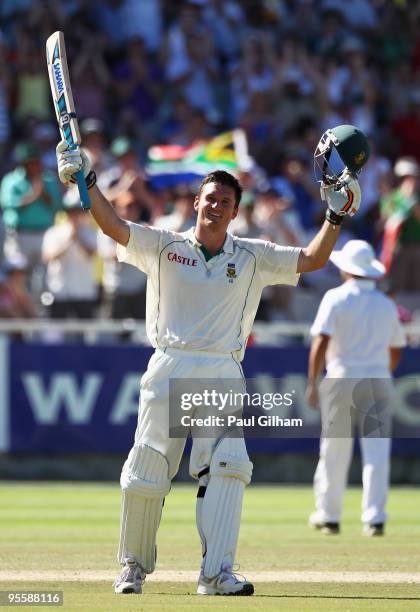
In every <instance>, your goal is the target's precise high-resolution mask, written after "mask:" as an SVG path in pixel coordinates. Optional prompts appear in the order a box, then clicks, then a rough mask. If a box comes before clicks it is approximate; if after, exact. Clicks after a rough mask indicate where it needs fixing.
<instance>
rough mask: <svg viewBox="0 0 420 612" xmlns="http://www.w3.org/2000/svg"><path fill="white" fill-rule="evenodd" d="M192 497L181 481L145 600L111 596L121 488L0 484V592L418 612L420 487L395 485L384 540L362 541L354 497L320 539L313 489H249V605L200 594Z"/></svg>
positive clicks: (102, 602) (89, 600)
mask: <svg viewBox="0 0 420 612" xmlns="http://www.w3.org/2000/svg"><path fill="white" fill-rule="evenodd" d="M195 492H196V488H195V487H193V486H186V485H180V484H175V485H174V487H173V490H172V491H171V493H170V495H169V496H168V498H167V499H166V503H165V508H164V512H163V520H162V525H161V528H160V530H159V536H158V565H157V569H158V570H159V571H160V572H161V580H160V581H156V580H154V581H148V582H146V585H145V587H144V594H143V595H140V596H136V595H127V596H117V595H114V594H113V592H112V588H111V583H112V576H113V575H114V573H117V571H118V566H117V565H116V561H115V553H116V545H117V539H118V523H119V509H120V497H119V488H118V486H117V485H103V484H95V483H92V484H88V483H84V484H79V483H75V484H67V483H66V484H60V483H58V484H53V483H50V484H49V483H39V484H26V483H25V484H20V483H10V482H3V483H0V562H1V566H0V581H1V582H0V590H3V591H4V590H10V589H19V590H31V589H32V590H36V589H37V590H44V591H45V590H47V589H56V590H62V591H64V610H81V609H84V610H91V611H94V610H95V611H96V610H98V611H101V612H105V611H108V610H149V609H152V610H165V609H169V608H170V609H171V610H181V609H184V610H185V608H191V609H196V610H201V609H207V608H209V607H211V608H212V609H213V610H214V609H216V610H224V609H228V608H229V609H238V610H248V609H249V610H250V609H251V607H252V608H253V609H258V610H304V611H306V610H308V611H309V610H310V611H312V610H314V611H321V610H322V611H324V610H337V609H338V607H339V609H340V611H341V610H368V609H369V610H370V611H372V610H420V584H419V580H418V579H416V580H415V581H414V580H412V579H411V578H409V577H407V576H408V574H417V576H420V520H419V519H420V511H419V506H420V489H413V488H394V489H393V490H392V491H391V495H390V501H389V512H390V516H391V520H390V522H389V524H388V526H387V534H386V536H385V537H384V538H366V537H362V536H361V524H360V501H361V492H360V490H358V489H349V490H348V492H347V494H346V498H345V513H344V517H343V523H342V534H341V535H340V536H323V535H321V534H320V533H319V532H315V531H312V530H311V529H309V528H308V527H307V518H308V515H309V512H310V511H311V510H312V504H313V500H312V491H311V489H310V488H309V487H306V488H304V487H282V486H279V487H262V486H250V487H248V488H247V490H246V495H245V503H244V510H243V522H242V526H241V534H240V542H239V547H238V555H237V560H238V562H239V563H240V564H241V572H243V573H244V574H245V575H246V576H247V577H248V578H249V579H253V575H254V578H255V580H256V583H255V587H256V592H255V595H254V597H253V598H232V597H230V598H203V597H197V596H196V595H194V592H195V584H194V582H193V580H194V575H195V574H194V572H196V571H198V568H199V566H200V543H199V539H198V535H197V533H196V530H195V524H194V521H195V519H194V513H195ZM176 571H183V572H184V578H183V579H182V580H181V581H179V582H177V581H176V579H175V578H174V576H173V575H172V576H170V574H171V573H172V574H173V573H174V572H176ZM85 572H87V575H88V577H89V579H88V580H84V579H83V574H84V573H85ZM191 572H193V573H191ZM337 572H344V573H345V574H341V575H340V574H337ZM267 573H270V577H269V578H268V579H265V578H264V576H266V575H267ZM293 573H294V574H295V575H294V577H293V578H290V576H292V574H293ZM296 573H298V574H296ZM371 573H372V576H371ZM296 576H297V577H296ZM314 576H315V577H314ZM320 576H321V578H320ZM341 576H343V579H341ZM345 576H347V578H345ZM358 576H359V577H360V578H358ZM376 576H378V577H379V576H382V578H381V579H380V580H381V582H380V581H379V579H378V580H377V579H376ZM400 576H401V580H400ZM349 577H350V578H349ZM387 577H389V579H388V578H387ZM268 580H269V581H268ZM4 609H8V608H4ZM10 609H12V608H10ZM37 609H42V610H45V609H48V608H46V607H37ZM62 609H63V608H62Z"/></svg>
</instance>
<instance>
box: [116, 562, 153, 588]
mask: <svg viewBox="0 0 420 612" xmlns="http://www.w3.org/2000/svg"><path fill="white" fill-rule="evenodd" d="M145 580H146V573H145V572H144V571H143V569H142V568H141V567H140V565H139V564H138V563H137V561H135V560H134V559H126V561H125V565H124V567H123V568H122V570H121V574H120V575H119V576H117V578H116V579H115V582H114V585H113V586H114V591H115V592H116V593H141V592H142V586H143V583H144V581H145Z"/></svg>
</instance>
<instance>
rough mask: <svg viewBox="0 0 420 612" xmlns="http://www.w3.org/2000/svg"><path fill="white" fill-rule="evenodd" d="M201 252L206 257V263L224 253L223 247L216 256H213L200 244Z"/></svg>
mask: <svg viewBox="0 0 420 612" xmlns="http://www.w3.org/2000/svg"><path fill="white" fill-rule="evenodd" d="M200 251H201V252H202V253H203V255H204V259H205V260H206V261H210V259H212V258H213V257H216V255H220V253H223V247H222V248H220V249H219V250H218V251H217V253H215V254H214V255H212V254H211V253H210V251H209V250H208V249H206V247H205V246H204V245H203V244H200Z"/></svg>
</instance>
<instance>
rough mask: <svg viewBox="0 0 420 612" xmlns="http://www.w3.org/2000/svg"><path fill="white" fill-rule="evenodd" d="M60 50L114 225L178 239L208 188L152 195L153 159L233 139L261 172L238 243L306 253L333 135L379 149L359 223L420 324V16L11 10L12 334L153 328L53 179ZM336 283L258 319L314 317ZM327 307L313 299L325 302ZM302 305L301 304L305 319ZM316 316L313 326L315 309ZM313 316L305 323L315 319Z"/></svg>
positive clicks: (231, 4) (1, 241)
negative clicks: (52, 41)
mask: <svg viewBox="0 0 420 612" xmlns="http://www.w3.org/2000/svg"><path fill="white" fill-rule="evenodd" d="M55 30H62V31H63V32H64V33H65V37H66V46H67V55H68V60H69V65H70V72H71V77H72V87H73V95H74V98H75V102H76V108H77V112H78V116H79V119H80V126H81V131H82V138H83V143H84V147H85V148H86V150H87V151H88V153H89V155H90V156H91V158H92V161H93V165H94V167H95V169H96V171H97V175H98V184H99V185H100V187H101V189H102V190H103V191H104V193H105V194H106V195H107V197H108V198H109V200H110V201H111V202H112V204H113V206H114V207H115V209H116V210H117V212H118V214H119V215H120V216H122V217H123V218H126V219H129V220H131V221H139V222H144V223H151V224H154V225H156V226H157V227H161V228H167V229H170V230H174V231H184V230H186V229H188V228H189V227H191V226H192V225H194V209H193V201H194V193H195V191H194V190H195V189H196V186H197V185H196V184H185V183H180V184H177V185H174V186H172V187H165V188H159V189H158V188H156V186H155V185H153V182H151V180H150V177H149V176H148V174H147V152H148V149H149V147H151V146H153V145H156V144H173V145H182V146H190V145H193V144H197V143H199V142H204V141H206V140H208V139H209V138H211V137H212V136H214V135H217V134H220V133H222V132H224V131H227V130H231V129H233V128H237V127H239V128H242V129H243V130H244V132H245V134H246V136H247V142H248V148H249V153H250V155H251V157H252V159H253V160H254V164H253V165H252V166H251V167H250V168H248V169H242V170H241V172H240V177H239V178H240V180H241V183H242V184H243V187H244V196H243V199H242V202H241V206H240V214H239V215H238V217H237V219H236V220H235V221H234V223H233V224H232V233H235V234H237V235H240V236H248V237H252V238H264V239H269V240H273V241H275V242H277V243H280V244H284V245H295V246H304V245H306V244H307V243H308V241H309V240H310V238H311V237H312V236H313V235H314V233H315V232H316V230H317V228H318V227H319V225H320V224H321V223H322V220H323V216H324V206H323V204H321V202H320V198H319V185H318V184H317V183H316V182H315V179H314V175H313V152H314V150H315V147H316V144H317V142H318V140H319V138H320V136H321V134H322V133H323V132H324V131H325V130H326V129H327V128H329V127H333V126H335V125H339V124H342V123H351V124H354V125H356V126H358V127H359V128H360V129H362V130H363V131H364V132H365V133H366V134H367V135H368V136H369V139H370V143H371V147H372V152H371V157H370V160H369V162H368V164H367V165H366V167H365V169H364V170H363V172H362V174H361V176H360V183H361V188H362V194H363V198H362V207H361V209H360V211H359V213H358V215H357V216H355V217H354V219H352V220H347V221H346V223H345V226H344V230H343V231H342V234H341V237H340V243H339V244H343V243H344V242H345V241H346V240H347V239H349V238H351V237H357V238H362V239H366V240H369V241H371V242H372V244H373V245H374V246H375V249H376V250H377V252H378V254H381V253H382V256H383V257H384V258H385V259H386V264H387V267H388V268H389V275H388V278H387V284H388V290H389V291H390V292H392V293H393V294H396V295H397V297H400V299H402V300H403V301H404V300H406V303H407V304H409V306H410V308H412V309H415V308H420V199H419V192H420V188H419V185H420V182H419V181H420V178H419V174H420V166H419V164H420V5H419V4H418V3H417V2H407V1H404V0H394V1H392V0H352V1H350V0H293V1H292V0H180V1H178V2H173V1H170V0H144V1H143V0H141V1H140V0H3V1H2V2H1V3H0V155H1V156H0V180H1V184H0V205H1V208H0V210H1V214H0V260H1V262H0V270H1V271H0V317H32V316H46V317H53V318H65V317H76V318H92V317H96V316H107V317H113V318H144V313H145V288H146V278H145V276H144V275H143V274H142V273H141V272H139V271H138V270H136V269H134V268H132V267H131V266H128V265H125V264H120V263H118V262H117V260H116V254H115V253H116V245H115V244H114V243H113V242H112V241H111V240H110V239H108V238H107V237H106V236H104V235H103V234H102V233H101V232H100V231H98V230H97V228H96V227H95V226H94V224H93V222H92V220H91V218H90V216H89V215H88V214H86V213H84V212H83V211H82V210H81V209H80V205H79V200H78V193H77V190H75V189H74V188H71V189H69V190H68V191H67V192H66V191H65V190H63V188H62V186H61V184H60V183H59V181H58V178H57V174H56V160H55V146H56V143H57V140H58V131H57V126H56V123H55V117H54V110H53V107H52V103H51V101H50V90H49V82H48V74H47V70H46V62H45V41H46V39H47V37H48V36H49V35H50V34H51V33H52V32H53V31H55ZM338 282H339V277H338V274H337V272H336V271H335V270H334V269H333V268H332V267H327V268H326V269H325V270H322V271H320V272H318V273H315V274H313V275H309V276H308V278H302V281H301V283H300V288H298V289H297V290H291V289H288V288H284V287H277V288H270V289H269V290H267V293H266V294H265V295H264V299H263V302H262V305H261V308H260V310H259V313H258V317H259V318H261V319H264V320H277V319H295V320H298V319H300V318H302V317H303V318H305V317H306V318H310V316H312V313H313V310H314V308H315V309H316V306H317V304H318V302H319V298H320V297H321V295H322V293H323V292H324V291H325V290H326V289H328V288H330V287H332V286H334V285H336V284H337V283H338ZM314 296H315V299H314ZM305 300H306V302H305ZM305 303H307V304H308V305H309V311H307V310H305V308H304V307H303V305H304V304H305ZM308 312H309V314H308Z"/></svg>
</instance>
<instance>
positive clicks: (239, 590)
mask: <svg viewBox="0 0 420 612" xmlns="http://www.w3.org/2000/svg"><path fill="white" fill-rule="evenodd" d="M241 578H243V580H240V579H239V577H238V576H237V575H236V574H234V573H233V572H232V571H231V570H230V569H228V568H226V569H222V571H221V572H220V574H218V575H217V576H215V577H214V578H206V576H205V575H204V574H203V571H201V573H200V577H199V579H198V587H197V595H242V596H243V595H245V596H246V595H253V593H254V585H253V584H252V583H251V582H248V580H246V579H245V578H244V577H243V576H241Z"/></svg>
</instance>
